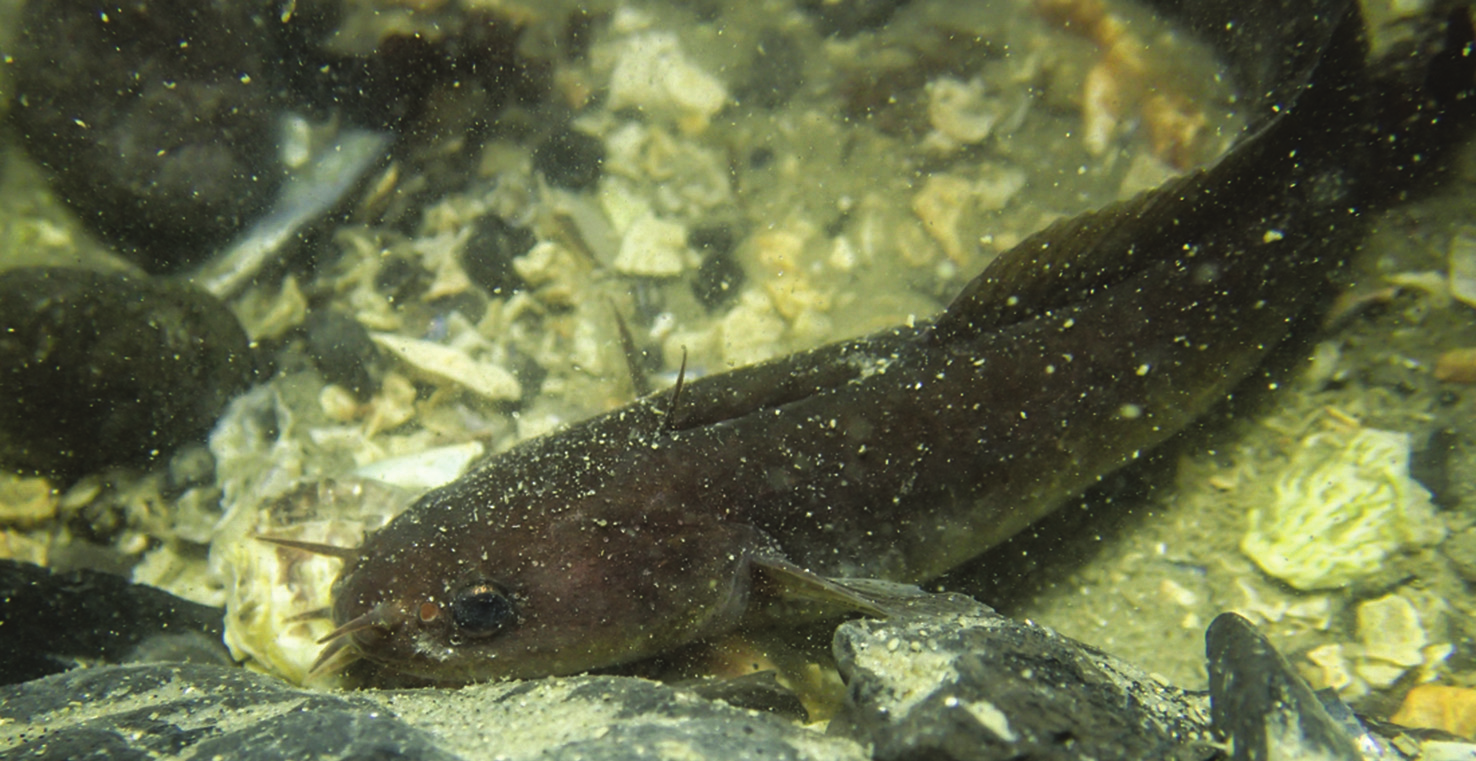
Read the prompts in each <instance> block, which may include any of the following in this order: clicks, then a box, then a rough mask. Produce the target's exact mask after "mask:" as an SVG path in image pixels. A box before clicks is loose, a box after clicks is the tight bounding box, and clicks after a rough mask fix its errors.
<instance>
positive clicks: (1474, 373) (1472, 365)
mask: <svg viewBox="0 0 1476 761" xmlns="http://www.w3.org/2000/svg"><path fill="white" fill-rule="evenodd" d="M1435 380H1439V381H1445V382H1447V383H1476V347H1466V348H1462V349H1451V350H1450V351H1448V352H1445V353H1444V354H1441V355H1440V358H1439V359H1437V360H1435Z"/></svg>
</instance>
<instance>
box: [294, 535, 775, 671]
mask: <svg viewBox="0 0 1476 761" xmlns="http://www.w3.org/2000/svg"><path fill="white" fill-rule="evenodd" d="M658 512H659V511H658ZM558 515H559V517H558V518H557V519H553V520H542V521H532V522H528V523H523V522H519V523H513V522H511V521H504V522H499V523H494V524H480V525H475V524H473V525H446V526H435V525H430V524H432V523H433V521H430V520H428V519H427V518H426V517H425V515H423V514H414V515H405V516H401V517H402V519H405V520H404V521H395V522H392V523H391V524H390V525H389V526H386V527H385V528H384V529H382V530H381V531H380V532H378V533H376V534H375V535H373V536H371V537H370V538H369V540H368V541H366V543H365V545H364V547H363V548H361V550H360V552H359V554H358V555H357V557H354V558H352V559H350V560H349V561H348V564H347V565H346V566H345V569H344V571H343V573H342V574H341V575H340V577H339V580H338V581H337V582H336V583H335V585H334V603H333V609H332V614H333V619H334V623H335V625H336V627H337V628H336V629H335V630H334V632H333V633H331V634H329V635H328V636H327V637H325V638H324V640H323V641H324V642H327V643H328V648H327V649H326V650H325V651H324V655H323V656H322V657H321V658H320V663H321V662H323V661H326V660H328V659H329V657H330V656H333V655H334V654H335V653H337V651H339V650H348V651H350V654H351V655H354V656H357V657H360V658H364V659H367V660H370V661H373V662H375V663H378V664H380V665H381V666H383V667H386V668H388V669H389V670H392V671H395V672H399V673H404V674H409V675H413V676H416V677H420V678H424V679H427V680H430V681H433V682H436V683H440V684H464V683H470V682H476V681H484V680H489V679H498V678H533V677H541V676H553V675H565V674H575V673H581V672H585V671H590V670H595V669H601V668H607V667H610V666H615V665H619V664H622V663H626V662H629V661H633V660H638V659H640V658H644V657H648V656H651V655H654V654H657V653H660V652H665V651H669V650H671V649H673V648H675V647H678V646H681V645H683V644H686V643H689V642H692V641H694V640H697V639H700V638H701V637H703V636H707V635H710V634H714V633H720V632H722V631H726V630H728V629H731V628H732V627H733V626H734V625H736V623H737V622H738V620H739V618H741V616H742V615H743V613H744V611H745V609H746V608H747V605H748V597H749V591H750V587H751V583H750V582H751V566H750V559H751V557H752V554H753V551H754V547H755V546H756V541H755V540H754V537H755V536H757V535H758V532H756V531H754V530H753V529H751V528H749V527H747V526H743V525H737V524H729V523H722V522H718V521H701V520H696V521H693V520H673V521H662V520H652V519H651V518H649V513H648V514H645V515H643V516H642V517H641V518H640V519H634V520H625V521H621V520H613V519H605V518H598V519H595V518H589V517H585V516H588V515H590V513H589V512H587V511H584V510H577V509H576V510H565V511H558ZM402 522H404V523H405V525H398V524H401V523H402Z"/></svg>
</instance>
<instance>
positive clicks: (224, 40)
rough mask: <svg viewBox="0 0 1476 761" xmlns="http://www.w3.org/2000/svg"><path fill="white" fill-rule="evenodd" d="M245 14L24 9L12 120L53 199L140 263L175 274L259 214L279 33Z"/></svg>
mask: <svg viewBox="0 0 1476 761" xmlns="http://www.w3.org/2000/svg"><path fill="white" fill-rule="evenodd" d="M268 10H269V8H268V6H267V5H265V4H262V3H255V2H229V1H227V0H216V1H215V2H193V1H192V0H165V1H164V2H149V3H127V4H122V5H113V4H110V5H108V6H107V7H106V8H100V7H99V6H98V5H97V4H95V3H89V2H76V1H75V0H66V1H64V2H33V3H28V4H27V11H26V14H25V18H24V31H23V33H22V34H21V36H20V38H19V39H18V40H17V42H16V46H15V50H14V59H15V63H14V66H13V67H12V69H13V70H14V72H15V80H16V81H15V84H16V88H15V91H16V105H15V107H14V108H13V109H12V117H13V118H14V119H15V122H16V124H17V126H18V127H19V131H20V133H21V136H22V137H23V138H24V141H25V144H26V146H27V148H28V150H29V151H30V152H31V154H32V155H33V156H34V157H35V158H36V159H37V160H38V161H39V162H41V163H42V164H44V165H45V166H46V167H47V168H48V170H50V172H51V174H52V176H53V178H54V181H55V183H56V188H57V191H58V194H59V195H60V196H61V197H62V198H63V199H64V200H66V201H67V202H68V203H69V204H70V205H72V206H73V207H74V208H76V209H77V210H78V211H79V213H80V214H81V215H82V217H83V219H84V220H85V221H86V222H87V223H88V224H90V225H92V226H93V227H95V228H96V229H97V230H98V231H99V232H101V233H102V234H103V235H104V236H105V237H107V238H109V239H110V240H114V241H117V242H119V243H121V244H122V245H123V246H124V247H126V248H130V249H132V250H131V251H130V252H129V253H130V254H132V255H133V258H135V259H136V260H137V261H138V263H139V264H141V265H142V266H144V267H145V268H146V269H150V270H153V271H164V270H172V269H175V268H177V267H179V266H182V265H185V264H188V263H190V262H191V261H192V260H193V259H194V258H195V257H196V256H198V255H199V254H201V253H204V252H207V251H208V250H209V249H210V248H212V247H214V246H215V245H218V244H220V243H222V242H224V241H225V240H226V239H227V238H228V237H229V236H230V235H231V234H233V233H234V232H236V231H237V230H239V229H240V228H241V227H242V225H243V224H244V223H245V222H246V221H247V220H248V219H249V218H250V217H252V216H255V215H256V214H258V213H259V212H260V211H261V210H262V209H264V208H265V206H266V204H267V203H268V202H269V201H270V199H271V197H272V194H273V192H274V191H275V189H276V185H277V183H278V180H279V177H278V176H277V174H276V173H275V172H274V171H273V167H274V165H275V160H274V159H275V147H274V138H275V135H274V134H273V130H274V125H275V118H276V116H277V114H278V113H279V112H280V110H281V109H280V107H279V105H278V103H277V95H276V93H277V88H276V86H275V84H274V83H273V81H272V77H270V76H269V73H270V72H269V71H268V67H267V65H266V62H268V61H272V60H276V59H277V58H278V57H279V55H280V51H279V50H278V49H277V45H276V44H275V42H274V40H273V37H272V36H271V35H268V34H262V33H261V32H260V31H259V30H261V29H264V28H265V29H271V28H274V27H281V26H282V24H281V23H280V22H279V21H278V20H277V19H276V18H275V17H274V16H273V15H272V14H269V13H267V11H268Z"/></svg>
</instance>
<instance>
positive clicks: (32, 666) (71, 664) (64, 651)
mask: <svg viewBox="0 0 1476 761" xmlns="http://www.w3.org/2000/svg"><path fill="white" fill-rule="evenodd" d="M221 616H222V613H221V611H220V610H219V609H218V608H211V607H207V606H204V605H198V604H196V603H192V602H189V601H188V600H181V599H179V598H178V597H175V596H174V595H171V594H169V593H168V592H165V591H163V590H160V589H154V588H153V587H147V586H143V585H139V584H130V583H129V582H128V580H127V579H124V578H123V577H121V576H115V575H113V574H108V573H100V572H97V571H85V570H84V571H72V572H69V573H54V572H52V571H49V570H47V569H45V568H41V567H39V566H34V565H31V564H29V563H21V562H17V561H14V560H0V684H15V683H18V682H24V681H27V680H31V679H36V678H39V677H42V676H46V675H48V674H55V673H57V672H59V671H65V670H67V669H70V668H76V667H77V666H78V665H79V664H81V663H121V662H129V661H132V662H138V661H187V660H193V661H203V662H211V661H214V662H217V663H224V662H229V659H228V657H227V655H226V651H225V646H224V645H222V644H221V631H222V629H221Z"/></svg>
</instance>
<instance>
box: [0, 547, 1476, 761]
mask: <svg viewBox="0 0 1476 761" xmlns="http://www.w3.org/2000/svg"><path fill="white" fill-rule="evenodd" d="M12 590H18V591H19V594H20V595H21V596H19V597H13V595H12ZM0 592H3V594H0V599H7V600H10V602H7V605H20V606H24V609H25V610H26V611H27V613H28V614H29V615H28V616H27V617H24V619H23V620H22V618H21V617H16V616H10V615H7V616H6V620H7V621H10V620H21V623H23V624H25V623H29V624H30V625H29V626H22V627H17V629H16V630H15V631H26V632H30V633H34V632H37V631H45V632H52V631H58V632H60V633H61V634H62V635H63V637H62V639H61V640H60V641H62V642H64V643H67V644H66V645H65V647H66V648H68V649H66V650H65V651H63V650H61V649H58V648H57V647H56V646H54V645H51V647H52V649H50V650H43V651H42V652H48V653H51V652H55V653H61V652H65V653H66V654H69V655H72V654H80V655H89V656H90V654H91V653H93V652H95V651H100V649H102V648H106V649H107V652H106V653H105V655H106V657H105V658H104V660H109V661H112V660H115V659H118V658H119V657H123V658H127V657H128V656H119V653H123V652H125V651H128V650H131V651H132V653H133V654H134V656H135V661H136V656H137V654H139V653H149V654H151V653H155V652H157V649H156V648H151V647H148V646H145V644H146V643H148V642H150V641H152V639H157V638H152V639H149V638H145V639H144V640H142V642H143V643H145V644H141V645H140V646H134V645H133V642H134V641H135V639H136V637H135V632H137V631H143V632H146V633H147V632H151V631H153V628H156V627H158V626H159V624H160V622H161V621H167V622H169V623H171V625H172V626H173V627H177V628H183V629H185V630H187V631H190V632H201V633H205V632H209V633H211V634H213V635H214V636H216V637H218V636H219V634H218V629H217V628H211V627H218V620H217V618H218V616H219V611H217V610H215V609H213V608H204V607H201V606H193V605H190V604H188V603H183V601H179V600H174V599H173V598H170V597H169V596H168V595H167V594H165V593H162V592H158V591H156V590H149V589H146V588H139V587H134V586H131V585H127V584H126V583H124V582H123V581H122V580H120V579H110V578H109V577H102V576H100V575H96V574H84V575H58V576H51V575H50V574H48V573H47V572H46V571H44V570H41V569H37V568H34V567H27V566H23V565H20V564H13V563H0ZM908 594H909V595H910V596H908V597H905V598H904V599H900V600H897V599H894V600H892V601H891V602H890V603H889V605H890V606H891V608H892V612H893V613H894V615H893V617H892V618H891V619H889V620H887V621H878V620H861V621H853V622H850V623H847V624H844V625H842V626H841V627H840V630H839V631H838V632H837V634H836V638H835V648H836V654H837V656H838V658H839V666H840V669H841V672H842V675H843V677H844V678H845V680H846V682H847V684H848V687H849V690H848V702H847V705H846V706H845V707H844V708H843V709H842V712H841V713H840V714H839V715H838V716H837V717H836V718H835V719H833V720H832V721H831V722H830V726H829V728H828V729H824V730H822V729H821V728H819V727H817V726H803V725H801V724H800V723H798V720H799V715H797V714H796V713H795V711H796V710H797V707H796V706H793V705H790V704H789V703H786V701H785V699H784V696H783V695H780V696H779V698H778V699H777V700H775V699H773V693H774V691H776V690H778V691H780V692H782V688H779V687H777V685H776V684H775V683H774V682H773V680H772V679H762V678H761V679H753V678H750V677H741V678H738V679H734V680H729V681H725V682H704V683H701V684H699V685H697V686H686V685H667V684H659V683H656V682H651V681H648V680H645V679H639V678H634V677H626V676H578V677H564V678H548V679H538V680H529V681H518V680H514V681H503V682H492V683H484V684H476V685H472V686H468V687H464V688H456V689H434V688H425V689H415V690H362V691H357V692H352V693H346V692H324V691H315V690H305V689H298V688H295V687H292V686H289V685H288V684H286V683H285V682H282V681H279V680H277V679H274V678H272V677H269V676H265V675H262V674H258V673H255V672H252V671H249V670H247V669H241V668H226V667H221V666H217V665H211V664H202V663H198V662H195V663H191V662H171V663H147V664H137V663H135V665H103V666H97V667H94V668H87V669H75V670H72V671H69V672H67V673H63V674H53V675H51V676H47V677H44V678H38V679H33V680H31V681H27V682H24V683H19V684H17V683H11V684H9V685H7V686H3V687H0V756H4V757H6V758H10V757H27V758H29V757H45V758H73V757H77V756H78V755H80V754H81V753H82V752H83V751H86V753H87V757H89V758H96V759H134V758H142V757H149V758H166V759H169V758H214V759H219V761H248V760H255V759H263V760H265V759H273V760H274V759H278V758H417V759H448V760H450V759H466V760H467V761H473V760H477V759H499V760H516V759H534V758H537V759H576V758H578V759H637V758H641V759H647V758H662V759H678V758H682V759H685V758H722V759H759V758H763V759H779V760H781V761H783V760H786V759H788V760H792V761H801V760H806V761H835V760H842V759H844V760H847V761H851V760H855V761H859V760H860V759H866V758H876V759H888V758H908V759H912V758H950V759H993V758H1012V759H1014V758H1038V759H1046V758H1049V759H1060V760H1063V761H1064V760H1066V759H1086V758H1092V759H1100V760H1102V761H1106V760H1107V759H1140V758H1161V759H1173V760H1175V761H1191V760H1194V759H1204V760H1206V761H1207V760H1208V759H1225V758H1234V759H1289V758H1326V759H1333V758H1338V759H1348V761H1354V760H1355V759H1362V758H1365V757H1367V758H1375V757H1376V758H1386V759H1389V758H1413V757H1415V756H1416V755H1417V754H1418V753H1420V752H1424V753H1426V755H1424V756H1421V757H1423V758H1436V757H1439V758H1470V757H1471V756H1470V755H1469V754H1470V753H1471V752H1472V746H1470V745H1469V744H1464V743H1451V742H1448V741H1444V740H1448V739H1450V738H1448V737H1444V739H1441V738H1436V739H1434V740H1431V739H1427V738H1425V737H1418V738H1417V737H1414V736H1412V735H1410V734H1408V733H1403V732H1401V730H1400V729H1399V728H1398V727H1393V726H1390V725H1385V724H1376V725H1373V726H1372V727H1365V726H1364V724H1363V723H1362V722H1361V721H1360V720H1359V719H1358V717H1356V716H1354V715H1353V714H1352V713H1351V712H1350V711H1349V710H1348V708H1347V706H1346V705H1343V704H1342V703H1341V702H1339V701H1338V700H1337V699H1336V698H1335V697H1328V698H1323V699H1319V698H1318V697H1316V696H1315V695H1314V694H1313V693H1312V691H1311V689H1310V688H1309V687H1308V686H1307V684H1306V682H1305V681H1304V680H1302V678H1301V677H1299V676H1298V675H1297V674H1296V672H1295V671H1294V670H1292V669H1291V667H1290V666H1289V664H1288V663H1287V661H1286V659H1285V658H1284V657H1283V656H1281V655H1280V654H1279V653H1277V652H1276V650H1275V648H1274V647H1272V645H1271V644H1270V643H1269V642H1268V641H1267V640H1266V638H1265V637H1264V636H1262V635H1261V634H1260V633H1259V632H1258V631H1256V629H1255V627H1253V626H1252V625H1251V624H1250V623H1249V622H1248V621H1246V620H1245V619H1243V618H1240V617H1239V616H1236V615H1234V614H1225V615H1221V616H1220V617H1218V618H1217V619H1215V622H1214V623H1213V624H1211V626H1210V629H1209V632H1208V633H1207V635H1206V639H1207V644H1208V651H1209V657H1210V664H1209V667H1210V676H1211V683H1210V690H1211V692H1210V697H1209V700H1208V701H1207V700H1206V699H1205V697H1204V696H1202V695H1197V694H1190V693H1185V692H1183V691H1181V690H1178V689H1175V688H1173V687H1169V686H1167V685H1163V684H1161V683H1159V682H1157V681H1156V680H1154V679H1153V678H1152V677H1150V676H1148V675H1147V674H1145V673H1144V672H1142V671H1139V670H1138V669H1136V668H1134V667H1133V666H1130V665H1127V664H1125V663H1123V662H1121V661H1119V660H1117V659H1115V658H1113V657H1112V656H1109V655H1106V654H1104V653H1102V652H1100V651H1098V650H1096V649H1094V648H1091V647H1088V646H1086V645H1082V644H1081V643H1078V642H1075V641H1073V640H1070V639H1068V638H1065V637H1062V636H1060V635H1057V634H1055V633H1054V632H1051V631H1050V630H1048V629H1044V628H1041V627H1039V626H1035V625H1033V624H1030V623H1018V622H1015V621H1011V620H1009V619H1006V618H1004V617H1002V616H999V615H997V614H995V613H994V612H993V611H992V610H990V609H989V608H987V607H985V606H983V605H981V604H979V603H977V602H975V601H973V600H971V599H969V598H967V597H963V596H961V595H954V594H938V595H924V594H920V593H917V592H916V591H915V590H912V591H911V592H909V593H908ZM120 601H121V602H120ZM123 606H133V607H132V608H128V609H130V610H136V611H139V614H138V615H135V616H132V620H124V618H120V617H119V615H118V613H117V611H120V610H124V609H125V608H124V607H123ZM9 610H10V609H9V608H6V611H7V613H8V612H9ZM110 611H111V612H110ZM197 614H198V615H197ZM171 616H172V617H171ZM201 616H203V617H201ZM7 629H9V625H8V624H7V626H6V627H0V644H4V645H7V647H6V648H4V649H0V655H3V656H10V655H12V654H13V653H17V652H23V651H20V650H17V649H15V648H11V647H8V646H9V645H11V644H12V642H13V641H14V640H13V639H8V638H13V637H14V632H7V631H6V630H7ZM114 629H120V630H122V631H121V633H120V632H118V631H113V630H114ZM125 640H126V641H125ZM75 642H83V643H86V644H84V645H75V644H72V643H75ZM99 643H100V644H99ZM48 645H50V643H48ZM171 657H174V658H175V659H176V661H178V651H176V652H175V653H173V654H172V656H171ZM67 665H70V664H67ZM752 676H759V677H762V676H763V675H762V674H758V675H752ZM755 688H758V689H759V690H760V691H763V692H764V694H765V695H766V696H767V697H762V698H760V699H758V700H756V701H755V700H753V699H749V698H744V697H743V695H744V694H745V693H753V692H754V690H755ZM790 702H792V701H790ZM745 705H760V706H765V708H764V710H754V709H752V708H745V707H744V706H745ZM786 706H788V707H787V708H786ZM1375 731H1376V732H1377V734H1375V733H1374V732H1375ZM1357 749H1362V750H1364V751H1365V752H1366V753H1367V755H1366V756H1364V755H1359V754H1358V752H1357ZM1437 750H1438V751H1440V752H1443V753H1445V754H1446V755H1430V753H1431V752H1432V751H1437ZM1396 751H1397V752H1396Z"/></svg>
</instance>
